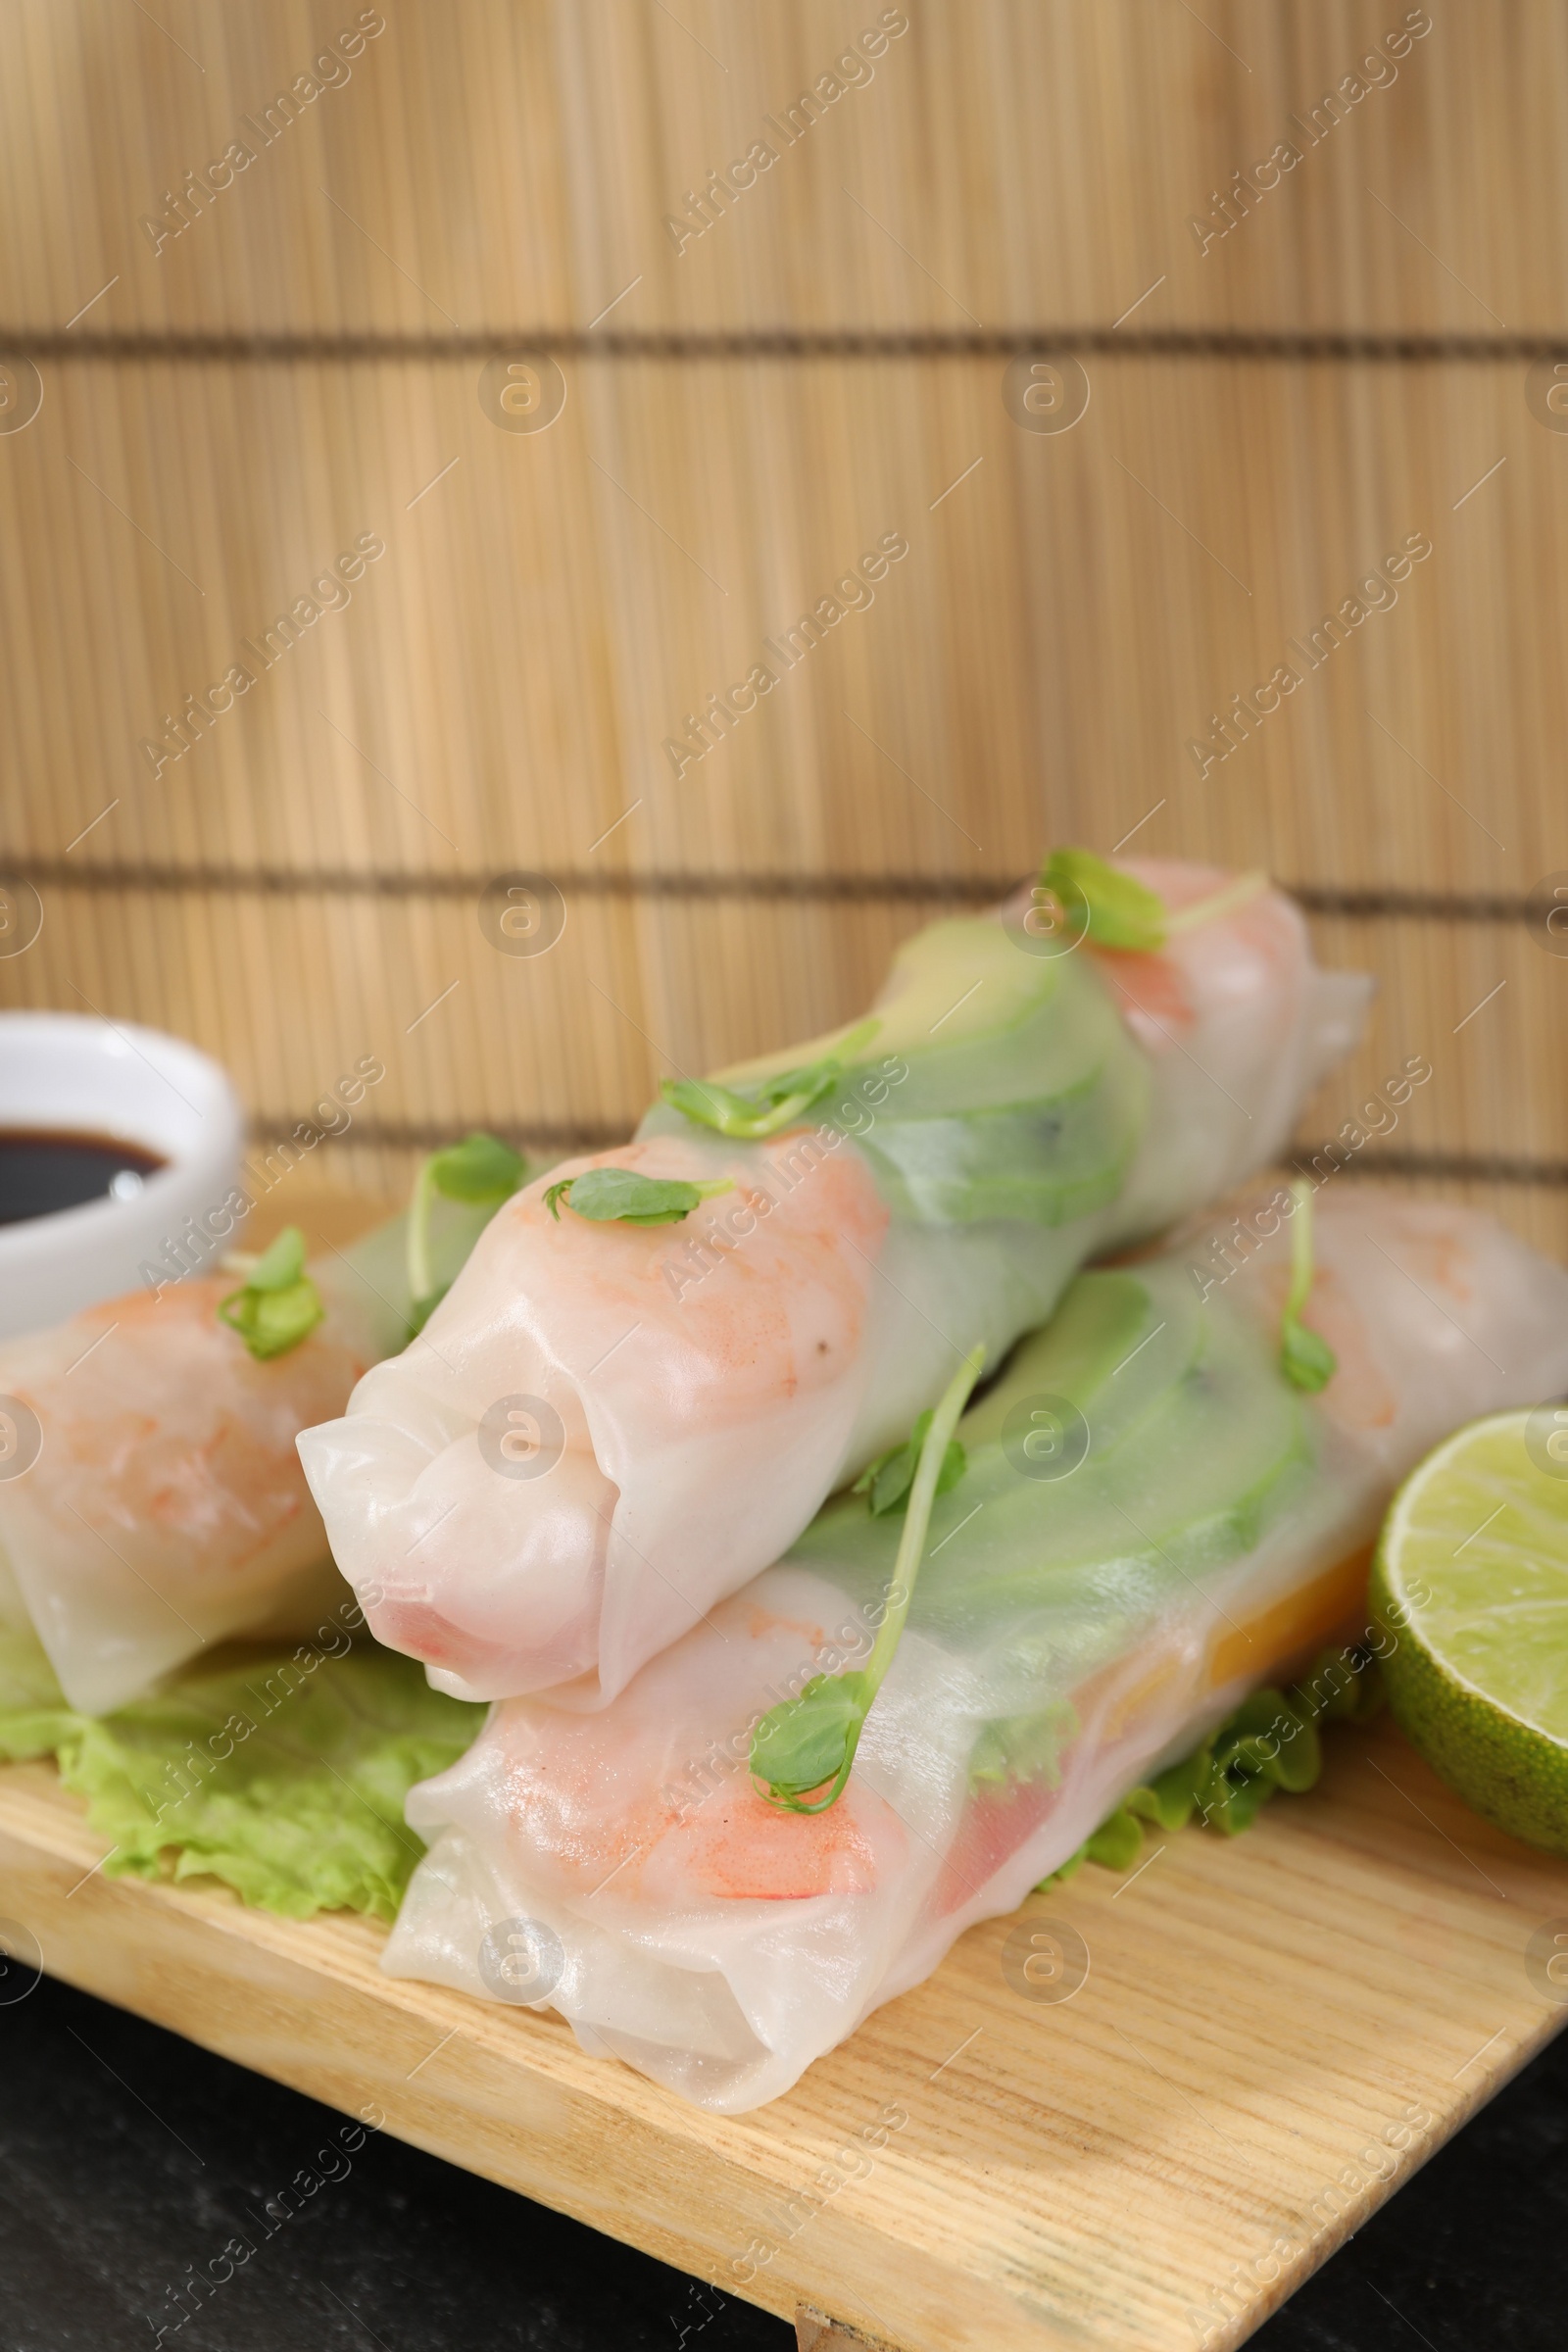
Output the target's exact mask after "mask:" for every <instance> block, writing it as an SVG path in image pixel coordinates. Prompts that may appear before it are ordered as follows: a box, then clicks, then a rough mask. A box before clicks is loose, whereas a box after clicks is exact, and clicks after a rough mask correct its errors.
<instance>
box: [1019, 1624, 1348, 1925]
mask: <svg viewBox="0 0 1568 2352" xmlns="http://www.w3.org/2000/svg"><path fill="white" fill-rule="evenodd" d="M1383 1697H1384V1692H1383V1678H1382V1676H1381V1675H1380V1674H1379V1672H1378V1669H1377V1664H1376V1661H1375V1659H1374V1657H1373V1654H1372V1652H1371V1651H1370V1650H1364V1649H1361V1648H1359V1647H1352V1648H1349V1649H1338V1650H1333V1649H1330V1650H1324V1651H1323V1653H1322V1654H1321V1656H1320V1657H1319V1658H1318V1661H1317V1664H1316V1665H1315V1666H1314V1667H1313V1669H1312V1672H1311V1673H1310V1675H1308V1676H1306V1677H1305V1678H1304V1679H1303V1681H1301V1682H1300V1683H1297V1684H1293V1686H1292V1688H1291V1689H1290V1691H1271V1690H1265V1691H1253V1692H1252V1693H1251V1695H1250V1697H1249V1698H1244V1699H1243V1701H1242V1703H1241V1705H1240V1706H1239V1707H1238V1708H1237V1710H1236V1712H1235V1714H1234V1715H1232V1716H1230V1717H1229V1718H1228V1719H1227V1720H1226V1721H1225V1722H1224V1723H1222V1724H1221V1725H1220V1727H1219V1729H1218V1731H1216V1732H1214V1733H1213V1734H1211V1736H1210V1737H1209V1738H1208V1739H1207V1740H1204V1742H1203V1744H1202V1745H1201V1747H1198V1748H1195V1749H1194V1750H1193V1753H1192V1754H1191V1755H1190V1756H1184V1757H1183V1758H1182V1759H1181V1761H1180V1762H1179V1763H1177V1764H1172V1765H1170V1766H1169V1767H1168V1769H1167V1770H1166V1771H1164V1772H1162V1773H1159V1774H1158V1775H1156V1777H1155V1778H1154V1779H1153V1780H1152V1781H1150V1782H1146V1783H1145V1784H1144V1785H1143V1786H1142V1787H1141V1788H1138V1789H1129V1790H1128V1791H1127V1794H1126V1795H1125V1796H1124V1797H1123V1798H1122V1800H1121V1803H1120V1804H1119V1805H1118V1806H1117V1807H1116V1810H1115V1811H1114V1812H1113V1813H1108V1814H1107V1815H1106V1816H1105V1819H1104V1820H1103V1822H1102V1823H1101V1825H1100V1827H1099V1829H1098V1830H1096V1832H1095V1833H1094V1836H1093V1837H1092V1838H1086V1839H1085V1841H1084V1843H1083V1844H1082V1845H1081V1846H1080V1847H1079V1848H1078V1851H1077V1852H1076V1853H1075V1854H1069V1855H1068V1857H1067V1859H1066V1861H1065V1862H1064V1863H1063V1864H1062V1865H1061V1867H1060V1869H1059V1870H1054V1871H1053V1872H1052V1874H1051V1876H1050V1878H1048V1879H1042V1880H1041V1882H1040V1885H1039V1887H1037V1888H1036V1890H1035V1891H1036V1892H1037V1893H1041V1894H1043V1893H1044V1892H1045V1891H1046V1889H1047V1888H1048V1887H1056V1886H1059V1885H1060V1884H1061V1882H1062V1881H1063V1880H1064V1879H1070V1878H1071V1877H1072V1875H1073V1872H1074V1871H1075V1870H1078V1869H1080V1868H1081V1867H1082V1866H1083V1864H1084V1863H1085V1862H1098V1863H1100V1864H1101V1865H1102V1867H1103V1868H1104V1869H1106V1870H1116V1871H1125V1870H1130V1869H1131V1868H1132V1866H1133V1864H1134V1863H1135V1862H1136V1861H1137V1860H1138V1859H1139V1857H1140V1855H1141V1854H1142V1852H1143V1848H1144V1831H1143V1824H1144V1823H1145V1822H1152V1823H1153V1824H1154V1826H1155V1827H1156V1828H1157V1829H1161V1830H1164V1831H1165V1832H1166V1833H1167V1834H1170V1833H1174V1832H1175V1831H1177V1830H1183V1829H1185V1828H1186V1827H1187V1824H1188V1823H1189V1821H1191V1819H1192V1818H1193V1815H1194V1814H1195V1813H1196V1814H1197V1815H1198V1817H1199V1820H1200V1821H1201V1824H1202V1826H1203V1828H1204V1829H1205V1830H1215V1831H1217V1832H1218V1833H1219V1835H1220V1836H1221V1837H1224V1838H1235V1837H1237V1836H1239V1835H1240V1833H1241V1832H1242V1831H1243V1830H1250V1828H1251V1826H1252V1824H1253V1822H1254V1821H1255V1820H1256V1819H1257V1817H1258V1815H1259V1813H1261V1811H1262V1810H1263V1807H1264V1806H1265V1805H1266V1804H1267V1803H1268V1801H1269V1799H1270V1798H1271V1797H1272V1796H1273V1795H1274V1793H1275V1791H1276V1790H1277V1789H1284V1790H1285V1791H1286V1793H1287V1794H1288V1795H1291V1796H1302V1795H1304V1794H1305V1793H1306V1791H1307V1789H1315V1788H1316V1786H1317V1782H1318V1776H1319V1774H1320V1773H1321V1772H1322V1769H1323V1746H1322V1741H1321V1740H1320V1738H1319V1735H1318V1729H1317V1726H1318V1722H1319V1720H1320V1719H1321V1720H1323V1721H1325V1722H1330V1723H1333V1722H1345V1723H1365V1722H1367V1721H1369V1720H1370V1718H1371V1717H1372V1716H1374V1715H1376V1714H1377V1712H1378V1710H1379V1708H1380V1707H1381V1706H1382V1704H1383Z"/></svg>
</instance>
